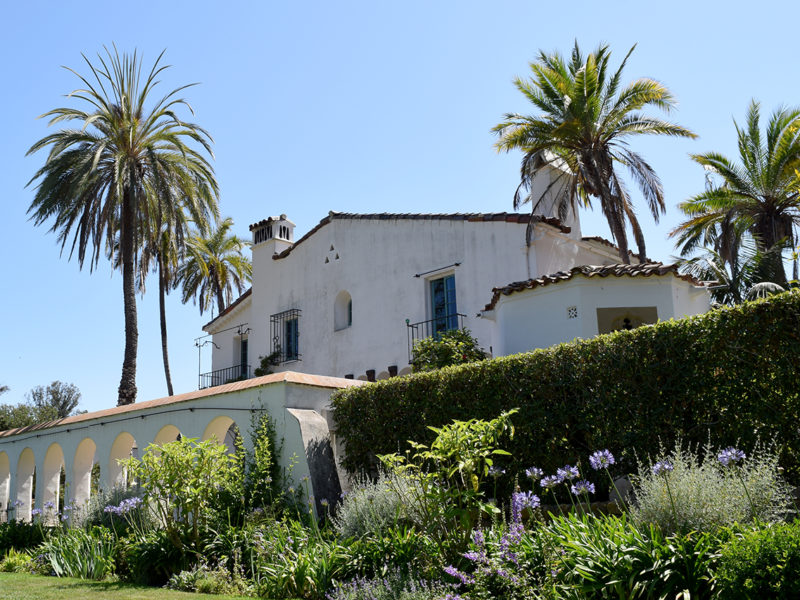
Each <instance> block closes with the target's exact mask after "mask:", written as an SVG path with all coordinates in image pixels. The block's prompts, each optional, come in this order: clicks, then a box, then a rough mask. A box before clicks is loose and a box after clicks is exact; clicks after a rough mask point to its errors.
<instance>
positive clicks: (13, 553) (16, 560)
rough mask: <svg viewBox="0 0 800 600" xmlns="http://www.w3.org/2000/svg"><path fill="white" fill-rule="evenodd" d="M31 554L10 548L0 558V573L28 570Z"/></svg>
mask: <svg viewBox="0 0 800 600" xmlns="http://www.w3.org/2000/svg"><path fill="white" fill-rule="evenodd" d="M30 564H31V556H30V554H28V553H27V552H25V551H22V550H15V549H14V548H11V549H10V550H9V551H8V554H6V555H5V557H4V558H3V559H2V560H0V573H24V572H26V571H28V570H29V567H30Z"/></svg>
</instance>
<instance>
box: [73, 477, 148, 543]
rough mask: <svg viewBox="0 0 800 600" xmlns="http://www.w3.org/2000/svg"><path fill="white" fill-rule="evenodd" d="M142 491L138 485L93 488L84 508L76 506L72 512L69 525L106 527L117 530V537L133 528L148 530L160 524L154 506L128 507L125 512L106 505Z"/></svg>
mask: <svg viewBox="0 0 800 600" xmlns="http://www.w3.org/2000/svg"><path fill="white" fill-rule="evenodd" d="M141 495H142V490H141V489H140V488H138V487H135V486H134V487H129V488H122V487H113V488H111V489H110V490H108V491H98V492H93V494H92V496H91V497H90V498H89V502H88V503H87V504H86V507H85V508H83V509H77V508H76V509H75V510H74V512H73V513H72V514H71V521H70V525H71V526H73V527H82V528H84V529H91V528H92V527H106V528H108V529H111V530H112V531H113V532H114V535H116V536H118V537H124V536H125V535H127V534H128V533H129V531H130V530H131V529H133V530H134V531H149V530H151V529H154V528H155V527H157V526H158V518H157V515H156V514H154V512H153V509H152V507H151V506H149V505H147V504H144V503H143V504H141V505H139V506H138V507H136V508H134V509H132V510H129V511H127V512H126V513H125V515H124V516H118V515H114V514H113V513H111V512H107V511H106V510H105V508H106V507H107V506H119V505H120V504H121V503H122V502H123V501H125V500H128V499H129V498H136V497H140V496H141Z"/></svg>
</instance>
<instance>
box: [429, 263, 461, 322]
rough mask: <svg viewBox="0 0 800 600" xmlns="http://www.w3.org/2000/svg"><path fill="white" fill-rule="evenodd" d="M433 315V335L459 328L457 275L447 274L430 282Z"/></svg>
mask: <svg viewBox="0 0 800 600" xmlns="http://www.w3.org/2000/svg"><path fill="white" fill-rule="evenodd" d="M430 288H431V317H432V320H433V335H434V336H436V335H438V334H439V333H442V332H443V331H449V330H451V329H458V307H457V306H456V276H455V275H447V276H446V277H440V278H439V279H433V280H431V282H430Z"/></svg>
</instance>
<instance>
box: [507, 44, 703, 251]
mask: <svg viewBox="0 0 800 600" xmlns="http://www.w3.org/2000/svg"><path fill="white" fill-rule="evenodd" d="M634 48H635V46H634V47H633V48H631V49H630V51H629V52H628V54H627V55H626V56H625V59H624V60H623V61H622V64H621V65H620V67H619V68H618V69H617V70H616V71H615V72H614V73H613V74H612V73H611V72H610V70H609V65H608V61H609V58H610V56H611V53H610V51H609V49H608V46H602V45H601V46H599V47H598V48H597V50H595V51H594V52H592V53H590V54H589V55H588V56H586V57H585V58H584V56H583V55H582V54H581V51H580V49H579V48H578V44H577V42H576V43H575V46H574V48H573V50H572V55H571V57H570V60H569V61H568V62H567V61H566V60H565V59H564V58H562V56H561V55H560V54H558V53H554V54H550V55H547V54H545V53H543V52H540V53H539V57H538V60H537V61H536V62H532V63H530V68H531V70H532V71H533V77H532V78H531V79H529V80H524V79H521V78H516V79H515V80H514V85H515V86H516V87H517V89H518V90H519V91H520V92H522V94H524V95H525V97H526V98H527V99H528V100H529V101H530V102H531V103H532V104H533V105H534V106H535V107H536V108H537V109H538V110H539V111H540V114H539V115H535V116H530V115H521V114H514V113H509V114H506V115H505V118H504V120H503V121H502V122H501V123H500V124H498V125H497V126H495V127H494V128H493V129H492V131H493V132H494V133H495V134H497V135H498V136H499V138H500V139H499V140H498V141H497V143H496V145H495V147H496V148H497V150H498V151H505V152H509V151H511V150H516V149H519V150H522V151H523V152H524V157H523V159H522V167H521V173H520V177H521V182H520V185H519V186H518V187H517V191H516V192H515V194H514V208H515V209H516V208H518V207H519V206H520V205H521V204H524V203H526V202H530V203H531V205H532V213H535V211H536V210H537V209H538V208H539V206H540V205H541V203H542V202H543V201H544V200H545V198H546V197H550V195H551V194H552V195H553V196H554V197H555V199H556V205H557V207H558V214H559V216H560V217H561V218H562V219H563V218H564V216H565V215H566V214H567V212H568V211H569V210H570V209H571V210H573V211H575V210H576V209H577V205H578V204H582V205H583V206H586V207H587V208H591V198H598V199H599V200H600V206H601V208H602V211H603V214H604V215H605V217H606V219H607V220H608V225H609V227H610V229H611V234H612V236H613V237H614V239H615V240H616V242H617V245H618V246H619V255H620V260H621V261H622V262H623V263H626V264H627V263H630V258H629V256H628V240H627V236H626V233H625V226H626V223H630V224H631V228H632V230H633V234H634V238H635V240H636V244H637V246H638V249H639V257H640V260H642V261H645V260H646V256H647V249H646V247H645V241H644V235H643V234H642V230H641V227H640V226H639V222H638V220H637V218H636V212H635V209H634V207H633V204H632V202H631V198H630V195H629V193H628V190H627V188H626V186H625V184H624V182H623V180H622V179H621V177H620V176H619V174H618V173H617V170H616V168H615V165H616V164H617V163H618V164H620V165H623V166H624V167H626V168H627V169H628V172H629V174H630V176H631V178H632V179H633V180H634V182H635V183H636V185H637V186H638V187H639V189H640V190H641V192H642V194H643V196H644V198H645V200H646V202H647V206H648V208H649V210H650V212H651V213H652V215H653V218H654V219H655V220H656V222H658V218H659V216H660V214H662V213H663V212H664V210H665V206H664V194H663V190H662V186H661V181H660V180H659V178H658V176H657V175H656V173H655V171H654V170H653V168H652V167H651V166H650V165H649V164H648V163H647V162H646V161H645V160H644V159H643V158H642V157H641V156H640V155H639V154H637V153H636V152H634V151H632V150H631V149H630V148H629V147H628V140H629V138H630V137H631V136H635V135H643V134H658V135H670V136H677V137H689V138H694V137H696V136H695V134H694V133H692V132H691V131H689V130H688V129H685V128H683V127H681V126H679V125H675V124H673V123H670V122H667V121H663V120H661V119H656V118H653V117H649V116H646V115H644V114H642V113H640V112H638V111H639V110H640V109H642V108H644V107H646V106H654V107H656V108H659V109H661V110H663V111H665V112H668V111H669V110H670V109H672V108H673V107H674V106H675V100H674V98H673V97H672V94H671V93H670V91H669V90H668V89H667V88H666V87H664V86H663V85H662V84H660V83H659V82H657V81H654V80H652V79H637V80H636V81H633V82H632V83H630V84H628V85H627V86H626V87H624V88H622V89H620V79H621V77H622V69H623V68H624V67H625V63H626V62H627V61H628V58H629V57H630V55H631V53H632V52H633V50H634ZM546 168H551V169H553V171H552V172H553V173H555V174H556V175H555V176H554V178H553V180H552V182H551V183H550V184H549V185H548V186H547V188H546V190H545V192H544V193H543V194H541V195H540V196H538V197H535V195H534V187H533V185H532V182H533V179H534V177H535V176H536V175H537V174H538V173H540V172H542V171H543V170H544V169H546ZM528 242H530V239H529V240H528Z"/></svg>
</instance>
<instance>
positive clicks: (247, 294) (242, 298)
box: [203, 286, 253, 329]
mask: <svg viewBox="0 0 800 600" xmlns="http://www.w3.org/2000/svg"><path fill="white" fill-rule="evenodd" d="M252 292H253V286H250V287H249V288H247V291H246V292H244V293H243V294H242V295H241V296H239V297H238V298H237V299H236V300H234V301H233V302H231V303H230V304H228V306H227V307H226V308H225V310H223V311H222V312H221V313H219V314H218V315H217V316H216V317H214V318H213V319H211V320H210V321H209V322H208V323H206V324H205V325H203V329H205V328H206V327H208V326H209V325H211V324H212V323H214V322H215V321H218V320H219V319H221V318H222V317H224V316H225V315H227V314H229V313H230V312H231V311H232V310H233V309H234V308H236V307H237V306H239V304H241V303H242V302H244V301H245V300H246V299H247V298H248V297H250V294H251V293H252Z"/></svg>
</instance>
